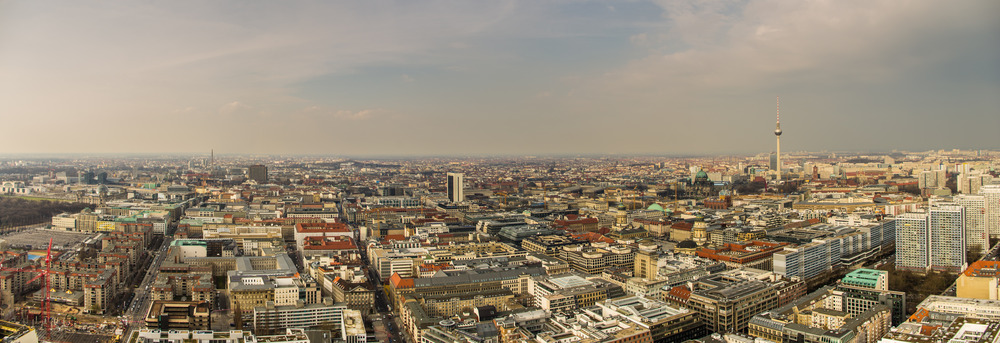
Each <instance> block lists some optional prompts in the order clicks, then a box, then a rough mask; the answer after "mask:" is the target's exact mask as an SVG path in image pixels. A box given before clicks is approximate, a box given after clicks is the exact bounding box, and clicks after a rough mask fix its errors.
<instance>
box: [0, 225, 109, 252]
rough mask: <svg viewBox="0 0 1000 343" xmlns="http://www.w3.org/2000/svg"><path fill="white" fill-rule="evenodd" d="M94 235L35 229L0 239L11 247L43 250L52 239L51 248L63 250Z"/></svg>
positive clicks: (9, 234) (7, 235)
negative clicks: (27, 246)
mask: <svg viewBox="0 0 1000 343" xmlns="http://www.w3.org/2000/svg"><path fill="white" fill-rule="evenodd" d="M94 235H95V234H93V233H83V232H73V231H64V230H50V229H40V228H35V229H25V230H22V231H16V232H11V233H7V234H4V235H3V236H0V239H3V240H5V241H7V243H8V244H10V245H11V246H26V245H30V246H31V248H32V249H45V248H46V247H48V245H49V238H52V246H53V247H63V248H64V249H65V248H66V247H71V246H73V245H74V244H76V243H80V242H83V241H84V240H86V239H87V238H90V237H92V236H94Z"/></svg>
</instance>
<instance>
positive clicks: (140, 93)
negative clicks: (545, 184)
mask: <svg viewBox="0 0 1000 343" xmlns="http://www.w3.org/2000/svg"><path fill="white" fill-rule="evenodd" d="M998 10H1000V4H997V3H991V2H958V3H949V4H942V3H934V2H908V3H902V4H901V3H895V2H869V1H864V2H834V3H820V2H808V3H805V2H804V3H798V2H792V3H786V2H770V1H751V2H745V3H743V2H741V3H710V4H697V3H693V2H692V3H688V2H664V3H658V2H630V3H617V2H571V3H519V2H493V3H489V4H462V5H454V4H446V3H438V2H431V1H427V2H402V3H386V2H372V3H362V4H350V5H343V4H315V3H304V2H296V3H282V4H280V5H279V4H268V3H244V2H228V3H227V2H222V3H212V4H200V3H193V4H192V3H162V4H128V3H109V4H84V3H73V2H62V3H58V2H57V3H34V2H4V3H0V23H3V24H0V74H3V75H5V77H4V78H2V79H0V113H3V117H4V121H5V124H6V125H5V127H8V128H16V129H13V130H7V131H6V132H5V134H4V135H3V136H2V137H0V155H9V154H67V153H81V154H122V153H150V154H159V153H200V152H202V151H208V150H209V149H212V148H214V149H215V150H219V151H220V152H224V153H223V155H225V154H272V155H274V154H297V155H334V156H484V155H485V156H497V155H499V156H511V155H540V156H546V155H571V156H572V155H581V154H582V155H614V154H623V155H661V156H662V155H713V154H758V153H767V152H769V151H773V150H774V145H773V144H774V143H773V142H771V141H770V133H771V132H772V130H773V129H772V128H771V125H772V124H771V122H770V118H771V115H773V112H772V111H774V108H773V106H774V104H773V103H772V101H774V99H773V98H774V97H775V96H779V95H780V96H781V97H783V98H784V99H783V100H784V106H785V112H786V115H785V120H786V121H785V122H784V123H783V124H784V125H783V126H784V128H783V129H785V130H787V131H788V132H790V134H788V135H786V136H787V137H786V147H785V150H786V151H792V152H794V151H821V150H829V151H892V150H897V149H898V150H910V151H926V150H931V149H939V148H946V149H952V148H961V149H997V148H1000V145H997V144H1000V143H998V142H997V140H996V139H995V129H996V128H997V127H1000V115H997V114H998V113H1000V100H998V99H997V98H996V96H995V95H996V94H998V93H1000V67H998V66H997V65H996V63H995V61H997V60H1000V44H997V43H996V41H995V37H997V36H998V34H1000V23H998V22H997V21H996V20H994V18H995V15H991V14H990V13H998ZM438 137H445V138H446V139H442V138H438ZM192 138H193V139H192ZM401 143H403V144H401Z"/></svg>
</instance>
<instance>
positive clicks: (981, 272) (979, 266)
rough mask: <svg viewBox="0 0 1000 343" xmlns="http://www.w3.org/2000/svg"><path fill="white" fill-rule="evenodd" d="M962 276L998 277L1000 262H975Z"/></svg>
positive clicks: (999, 274) (999, 275)
mask: <svg viewBox="0 0 1000 343" xmlns="http://www.w3.org/2000/svg"><path fill="white" fill-rule="evenodd" d="M963 274H965V276H971V277H1000V261H976V262H974V263H972V264H971V265H969V268H966V269H965V271H964V272H963Z"/></svg>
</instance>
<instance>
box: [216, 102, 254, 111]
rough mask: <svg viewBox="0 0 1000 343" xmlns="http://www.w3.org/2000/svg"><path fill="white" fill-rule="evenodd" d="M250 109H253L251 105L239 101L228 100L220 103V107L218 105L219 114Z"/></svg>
mask: <svg viewBox="0 0 1000 343" xmlns="http://www.w3.org/2000/svg"><path fill="white" fill-rule="evenodd" d="M250 109H253V106H250V105H247V104H244V103H242V102H239V101H233V102H230V103H228V104H225V105H222V107H219V113H220V114H235V113H242V112H246V111H248V110H250Z"/></svg>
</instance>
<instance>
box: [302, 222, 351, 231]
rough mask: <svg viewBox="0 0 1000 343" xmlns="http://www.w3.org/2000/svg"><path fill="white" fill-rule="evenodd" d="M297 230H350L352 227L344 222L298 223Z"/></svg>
mask: <svg viewBox="0 0 1000 343" xmlns="http://www.w3.org/2000/svg"><path fill="white" fill-rule="evenodd" d="M295 231H297V232H349V231H351V229H350V228H348V227H347V224H344V223H298V224H295Z"/></svg>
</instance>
